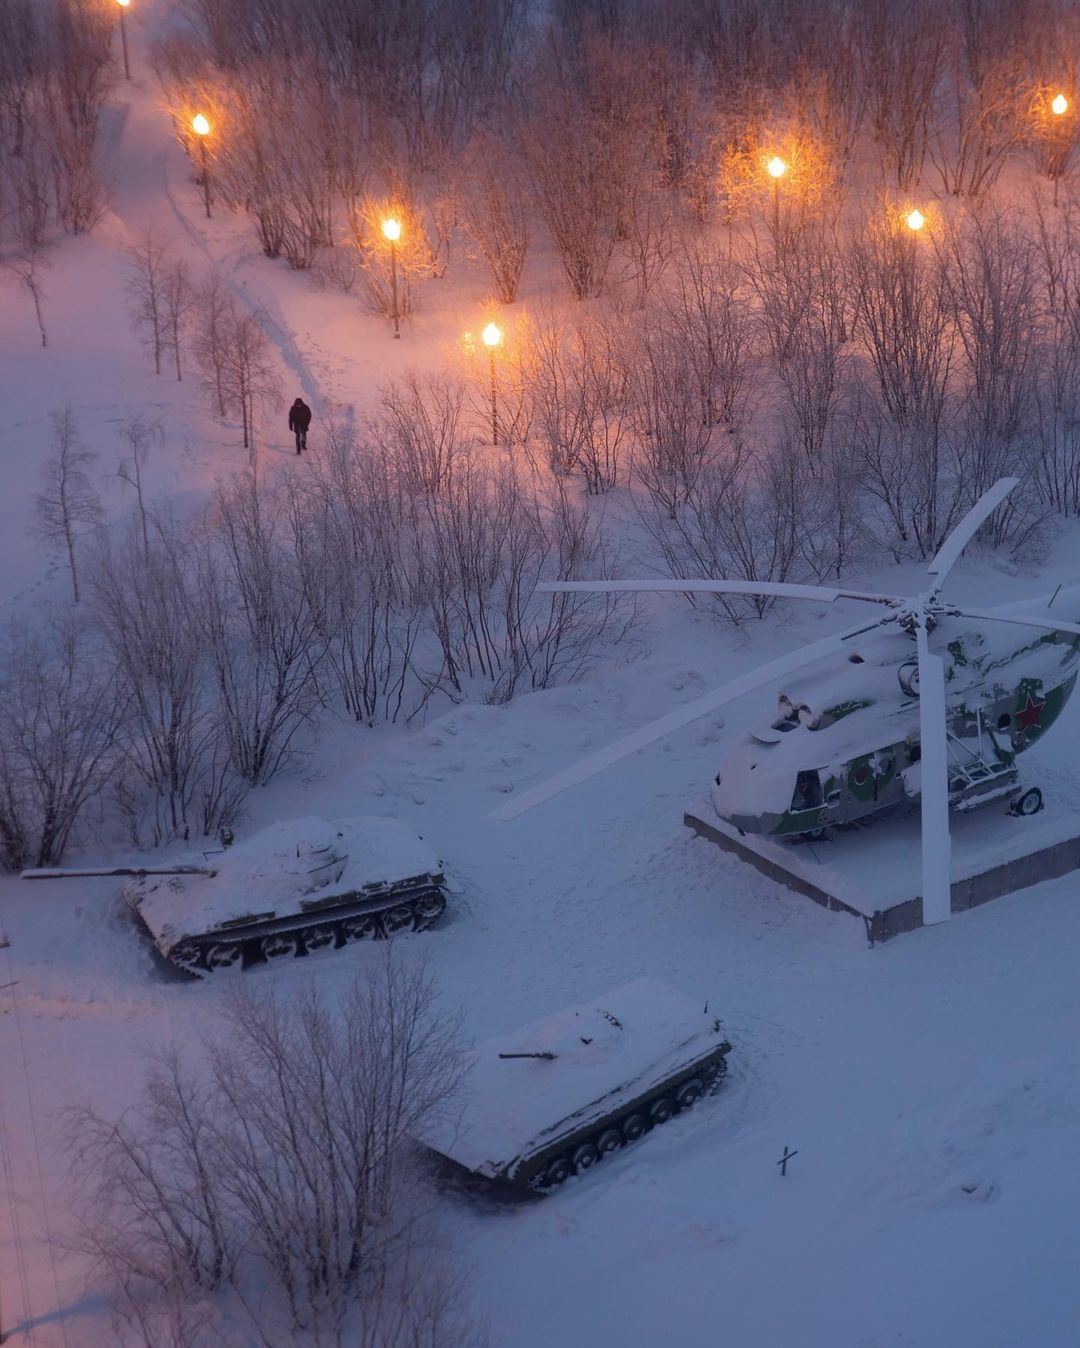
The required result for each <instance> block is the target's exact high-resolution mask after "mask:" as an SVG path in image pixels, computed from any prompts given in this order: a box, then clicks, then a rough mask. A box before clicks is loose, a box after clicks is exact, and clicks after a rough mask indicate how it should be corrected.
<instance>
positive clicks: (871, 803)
mask: <svg viewBox="0 0 1080 1348" xmlns="http://www.w3.org/2000/svg"><path fill="white" fill-rule="evenodd" d="M1017 484H1018V479H1017V478H1005V479H1002V480H1001V481H999V482H997V483H996V484H995V485H994V486H993V487H991V488H990V489H989V490H988V491H987V492H986V493H984V495H983V496H982V497H981V498H980V499H979V501H978V502H977V503H976V504H975V505H974V507H973V508H972V509H971V510H970V511H969V512H968V514H967V515H966V516H965V517H964V518H963V519H962V520H961V521H960V523H959V524H958V525H957V526H956V528H955V529H954V530H953V531H952V533H951V534H950V535H949V537H948V538H947V539H946V540H945V542H944V543H943V545H942V546H941V548H940V549H939V551H938V553H937V555H936V556H935V557H934V558H933V560H932V561H931V562H930V564H929V567H928V571H929V573H930V576H931V584H930V585H929V587H928V588H927V589H926V590H925V591H924V592H923V593H922V594H919V595H916V596H913V597H907V596H900V595H890V594H876V593H867V592H864V591H860V590H849V589H832V588H828V587H824V586H817V585H787V584H780V583H770V582H757V581H727V580H695V579H689V578H687V579H676V580H656V581H649V580H640V581H637V580H630V581H566V582H554V583H550V584H544V585H542V586H540V587H539V588H540V589H543V590H548V591H555V592H565V591H584V592H594V591H601V592H613V591H660V592H673V593H698V594H725V595H767V596H770V597H776V598H784V599H797V600H811V601H813V602H817V603H821V602H825V603H835V602H836V601H837V600H840V599H846V600H852V601H855V602H857V603H860V604H865V605H867V606H869V607H872V608H874V609H877V610H878V612H877V613H874V614H873V615H872V616H871V615H868V616H867V618H865V619H864V620H863V621H862V622H860V623H858V624H857V625H855V626H853V627H850V628H848V629H847V630H846V631H843V632H840V633H839V634H838V635H836V636H830V637H825V638H824V639H823V640H821V641H817V642H814V643H812V644H810V645H807V646H802V647H800V648H799V649H798V650H796V651H793V652H792V653H791V654H789V655H785V656H782V657H781V658H780V659H778V660H774V661H772V662H771V663H769V664H766V665H764V666H762V667H761V668H759V669H756V670H754V671H753V672H751V673H749V674H745V675H742V676H741V677H739V678H737V679H733V680H732V681H731V682H729V683H726V684H724V685H723V686H722V687H721V688H718V689H716V690H715V691H714V692H711V693H707V694H705V696H703V697H701V698H698V699H697V700H696V701H694V702H692V703H690V704H689V705H688V706H686V707H683V708H681V709H679V710H677V711H674V712H672V713H670V714H669V715H667V716H664V717H662V718H660V719H659V720H657V721H654V722H652V723H651V724H649V725H646V726H644V727H643V728H642V729H640V730H638V731H635V732H634V733H633V734H631V735H628V736H626V737H625V738H624V739H622V740H619V741H617V742H616V743H615V744H612V745H610V746H608V747H607V748H606V749H602V750H600V751H599V752H598V753H596V754H593V755H591V756H590V757H588V758H586V759H584V760H582V761H581V762H579V763H577V764H576V765H574V766H573V767H570V768H568V769H567V770H566V771H564V772H562V773H559V774H558V775H556V776H555V777H552V778H550V779H549V780H548V781H546V782H543V783H541V784H540V785H539V786H537V787H534V788H533V789H531V790H529V791H525V792H523V793H521V794H520V795H517V796H515V797H514V798H513V799H512V800H510V801H508V802H507V803H506V804H505V805H504V806H502V807H501V808H500V809H498V810H496V811H495V812H494V813H495V816H496V817H497V818H501V819H512V818H515V817H516V816H517V815H519V814H522V813H524V812H525V811H526V810H529V809H532V808H533V807H534V806H536V805H539V804H540V803H541V802H543V801H545V800H548V799H550V798H551V797H552V796H555V795H557V794H559V793H560V792H562V791H564V790H567V789H568V788H570V787H572V786H575V785H577V784H578V783H580V782H582V781H585V780H587V779H588V778H589V777H591V776H593V775H595V774H596V773H598V772H601V771H603V770H604V769H605V768H607V767H610V766H611V765H612V764H614V763H617V762H618V761H619V760H620V759H623V758H625V757H627V756H628V755H629V754H632V753H635V752H636V751H637V750H639V749H642V748H644V747H645V746H646V745H648V744H651V743H653V742H655V741H656V740H659V739H661V738H662V737H664V736H666V735H668V734H671V733H672V732H673V731H675V730H677V729H679V728H680V727H682V726H685V725H688V724H690V723H691V722H693V721H696V720H698V719H699V718H701V717H704V716H708V715H710V714H712V713H715V712H716V711H718V710H719V709H720V708H721V707H723V706H724V705H725V704H726V703H729V702H731V701H733V700H735V699H736V698H739V697H741V696H743V695H744V694H747V693H751V692H754V691H756V690H758V689H760V687H761V686H762V685H763V684H766V683H770V682H773V681H776V680H779V679H781V678H783V679H785V680H789V682H788V683H787V684H786V685H785V687H784V688H783V690H782V691H781V692H780V693H779V697H778V709H777V714H776V716H775V718H773V719H772V720H771V721H770V722H769V723H767V724H764V725H761V726H759V727H757V728H755V729H753V730H751V731H750V732H749V733H747V734H744V735H742V736H741V737H739V738H738V739H737V740H736V741H735V742H734V743H733V744H732V745H731V746H730V748H729V749H728V751H727V753H726V755H725V757H724V759H723V761H722V762H721V764H720V768H719V771H718V772H717V774H716V777H715V780H714V782H713V785H712V788H711V791H710V793H709V797H708V798H707V799H706V800H704V801H701V802H698V803H697V804H695V806H693V807H692V808H691V810H690V811H688V812H687V815H686V817H685V822H686V823H687V824H688V825H689V826H690V827H691V828H693V829H694V830H695V831H696V832H698V833H700V834H703V835H704V836H706V837H708V838H711V839H712V840H713V841H715V842H718V843H719V844H720V845H721V846H724V847H726V848H727V849H728V850H731V851H734V852H736V853H738V854H739V855H741V856H743V857H744V859H746V860H748V861H750V862H751V863H752V864H754V865H756V866H757V867H758V869H760V870H762V871H764V872H765V873H766V874H769V875H771V876H772V877H773V878H776V879H780V880H781V881H782V882H783V883H785V884H787V885H789V886H790V887H791V888H794V889H797V890H799V891H801V892H803V893H808V894H810V896H811V897H813V898H815V899H817V900H818V901H819V902H824V903H827V905H828V906H830V907H840V908H845V909H848V910H850V911H853V912H857V913H859V914H861V915H862V916H863V917H864V918H866V919H867V921H868V926H869V927H870V934H871V939H872V940H873V939H875V936H876V938H877V939H882V938H883V937H885V936H887V935H891V934H894V933H895V932H896V931H898V930H903V929H906V928H908V927H911V926H916V925H920V924H930V923H936V922H943V921H945V920H946V919H948V918H949V917H950V915H951V912H952V911H953V910H954V909H956V908H960V907H966V906H970V905H971V904H973V903H976V902H981V901H982V900H983V899H984V898H990V897H996V895H997V894H1001V893H1006V892H1010V891H1011V890H1013V889H1017V888H1022V887H1023V885H1024V884H1032V883H1034V882H1035V880H1038V879H1046V878H1050V876H1052V875H1059V874H1064V873H1065V872H1066V871H1067V870H1071V869H1074V868H1075V867H1076V866H1077V864H1080V851H1078V846H1077V843H1076V840H1075V838H1074V837H1073V836H1072V835H1073V834H1075V832H1076V827H1075V825H1076V823H1077V820H1076V818H1075V817H1073V816H1072V814H1071V812H1069V813H1068V814H1066V815H1065V818H1064V820H1063V819H1062V814H1063V812H1061V811H1059V812H1058V818H1057V827H1056V831H1053V830H1052V832H1053V834H1054V836H1053V837H1050V835H1048V834H1047V831H1046V830H1045V829H1042V830H1038V829H1036V830H1034V831H1032V830H1029V836H1028V837H1026V838H1021V837H1020V836H1019V835H1017V834H1012V835H1004V836H1002V831H1001V829H1000V828H999V827H995V828H994V829H993V830H991V832H992V833H993V835H994V838H993V845H992V846H991V845H990V838H989V836H988V835H987V833H986V830H985V829H984V830H983V831H982V834H983V836H981V837H977V836H975V835H974V834H972V836H971V838H970V840H969V844H970V845H969V846H968V850H972V849H974V851H975V852H977V853H979V857H977V858H975V859H974V860H973V859H972V858H967V857H965V858H961V859H960V862H959V864H958V865H956V866H954V865H953V859H952V856H951V853H952V845H951V834H950V812H954V813H955V814H956V815H959V816H964V815H966V814H968V813H969V812H971V811H973V810H975V808H976V807H978V806H983V805H989V804H991V803H992V802H995V801H996V802H999V804H1000V805H1002V806H1004V807H1005V808H1007V810H1008V811H1009V813H1011V814H1013V815H1014V816H1019V817H1021V818H1025V819H1029V818H1030V817H1031V816H1033V815H1036V814H1038V813H1039V811H1040V810H1041V809H1042V806H1043V797H1042V791H1041V789H1040V788H1039V787H1038V786H1035V785H1032V784H1030V783H1025V782H1024V781H1023V780H1022V779H1021V776H1020V770H1019V767H1018V765H1017V759H1018V757H1019V756H1020V755H1021V754H1022V753H1023V752H1024V751H1025V750H1027V749H1029V748H1031V747H1032V746H1033V745H1034V744H1036V743H1037V742H1038V741H1039V740H1040V739H1041V737H1042V736H1043V735H1044V734H1045V733H1046V732H1047V731H1048V730H1049V729H1050V728H1051V727H1052V726H1053V725H1054V724H1055V722H1056V721H1057V719H1058V717H1059V716H1060V714H1061V711H1062V709H1063V707H1064V706H1065V703H1066V701H1067V699H1068V697H1069V695H1070V693H1071V692H1072V690H1073V687H1074V685H1075V683H1076V677H1077V672H1078V668H1080V624H1078V623H1077V622H1075V621H1070V619H1071V618H1075V617H1078V616H1080V592H1078V591H1075V590H1074V591H1071V592H1066V593H1065V594H1064V595H1062V594H1061V593H1059V592H1055V594H1054V595H1053V596H1051V597H1050V598H1049V599H1048V600H1047V601H1046V602H1045V603H1039V602H1036V603H1022V604H1017V605H1008V606H1004V607H1001V608H996V609H980V608H969V607H961V606H959V605H956V604H953V603H950V602H949V601H948V600H947V599H945V598H943V596H942V589H943V586H944V584H945V582H946V580H947V579H948V576H949V573H950V572H951V571H952V568H953V567H954V566H955V564H956V562H957V560H958V559H959V557H960V555H961V553H962V552H963V550H964V548H965V547H966V546H967V544H968V543H969V542H970V541H971V540H972V538H973V537H974V536H975V534H976V532H977V531H978V529H979V528H980V526H981V525H983V524H984V523H985V522H986V521H987V519H989V517H990V515H991V514H992V513H993V512H994V510H996V509H997V507H998V506H999V505H1000V504H1001V502H1002V501H1003V500H1004V499H1005V497H1006V496H1007V495H1008V494H1009V492H1011V491H1012V490H1013V488H1014V487H1015V486H1017ZM1070 603H1071V604H1072V605H1073V607H1074V608H1075V609H1076V610H1077V612H1075V613H1074V612H1072V611H1071V610H1070V609H1069V605H1070ZM882 610H884V611H883V612H882ZM1017 628H1020V629H1023V630H1022V631H1021V632H1017V630H1016V629H1017ZM915 803H918V804H919V805H920V807H921V819H920V823H921V829H920V830H919V831H917V832H916V833H915V834H914V836H913V835H912V832H911V830H912V824H911V822H910V820H908V821H906V822H901V818H900V816H902V814H903V811H902V809H901V808H900V807H903V806H905V805H914V804H915ZM886 812H888V813H889V814H890V815H892V816H895V817H896V822H895V823H892V822H891V823H890V824H889V825H888V826H886V825H885V824H882V825H880V826H879V827H877V828H875V829H868V830H863V829H861V828H859V825H861V824H862V823H863V822H864V821H869V820H870V818H871V817H872V816H877V815H883V814H885V813H886ZM1063 823H1064V825H1065V830H1064V834H1063V832H1062V824H1063ZM897 830H899V835H897ZM890 831H891V833H890ZM920 834H921V836H920ZM894 835H896V836H899V838H900V840H899V842H897V841H896V836H894ZM1066 835H1067V836H1066ZM829 838H832V839H833V840H834V844H835V845H834V846H833V847H831V848H829V849H816V848H814V847H810V848H803V849H795V848H792V847H790V846H787V845H785V844H789V843H791V842H809V843H811V844H813V843H818V842H822V841H825V840H826V839H829ZM778 844H779V845H778ZM1032 844H1033V845H1034V848H1033V847H1032ZM1003 847H1004V849H1005V850H1004V851H1003V850H1002V848H1003ZM913 849H921V866H920V867H919V868H918V871H917V872H915V874H917V875H919V876H920V877H921V889H919V890H918V892H914V891H912V890H911V889H910V886H911V884H913V883H914V884H917V883H918V881H917V880H914V879H913V878H912V877H913V868H912V866H911V862H912V861H913V860H914V858H913V856H912V855H911V853H912V850H913ZM883 850H884V851H889V852H890V853H891V856H890V857H885V856H884V855H883ZM856 853H858V854H861V855H862V857H863V859H864V861H866V860H869V859H870V858H871V855H872V864H873V868H874V870H875V871H876V872H877V873H878V876H877V879H876V881H875V884H874V891H875V892H874V893H873V894H870V893H868V892H867V886H866V884H865V879H864V878H861V877H860V875H859V867H858V864H857V863H856V862H855V861H854V860H852V861H851V863H850V865H848V863H847V856H848V855H849V854H850V856H851V857H852V858H854V856H855V854H856ZM1036 853H1037V854H1038V856H1037V858H1036V855H1035V854H1036ZM883 861H884V862H885V863H886V868H887V867H888V866H889V865H891V866H892V867H893V868H894V869H897V868H898V869H899V871H900V872H901V873H902V879H900V878H899V877H897V876H895V875H894V876H893V887H892V890H891V891H889V892H883V890H885V891H888V890H889V885H888V883H887V877H882V875H881V872H882V870H883V866H882V863H883ZM1024 862H1027V863H1029V864H1027V865H1026V866H1025V865H1024V864H1023V863H1024ZM846 865H848V870H849V871H850V872H851V873H850V874H848V875H847V876H846V878H845V873H844V872H845V866H846ZM980 866H982V870H980V869H979V868H980ZM852 868H854V869H852ZM864 870H865V867H864ZM980 877H984V878H983V879H982V880H981V881H980ZM898 883H899V884H900V888H899V889H897V888H896V885H897V884H898ZM905 885H906V886H907V888H905ZM890 899H891V900H893V901H890ZM901 910H903V911H901Z"/></svg>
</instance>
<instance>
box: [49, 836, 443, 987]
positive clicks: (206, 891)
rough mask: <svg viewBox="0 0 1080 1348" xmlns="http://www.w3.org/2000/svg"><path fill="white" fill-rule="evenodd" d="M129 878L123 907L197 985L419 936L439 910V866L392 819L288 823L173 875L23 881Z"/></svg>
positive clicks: (169, 870) (120, 870)
mask: <svg viewBox="0 0 1080 1348" xmlns="http://www.w3.org/2000/svg"><path fill="white" fill-rule="evenodd" d="M102 875H117V876H120V875H127V876H131V877H132V879H131V881H130V882H129V883H128V884H127V885H125V887H124V890H123V897H124V898H125V899H126V900H127V901H128V903H129V904H130V905H131V908H132V911H133V912H134V913H135V914H136V916H137V917H138V919H139V920H140V921H141V923H142V924H143V925H144V926H145V927H146V929H147V930H148V931H149V933H150V935H151V937H152V938H153V941H154V944H155V945H156V946H157V948H158V950H160V951H161V953H162V954H163V955H164V956H165V958H166V959H167V960H169V961H171V963H173V964H176V965H179V966H180V968H182V969H186V970H187V971H188V972H190V973H193V974H197V975H200V976H205V975H206V974H208V973H211V972H212V971H214V970H215V969H224V968H228V967H230V966H232V965H248V964H251V963H257V962H259V961H260V960H265V961H270V962H273V961H277V960H282V959H287V958H291V957H292V956H294V955H299V954H305V955H311V954H314V953H315V952H317V951H319V950H327V949H330V948H332V947H335V946H343V945H348V944H349V943H350V942H352V941H361V940H370V939H373V938H379V937H385V936H392V935H394V934H395V933H396V932H399V931H409V930H411V931H423V930H424V929H425V928H427V927H430V926H431V925H432V923H434V922H436V921H437V920H438V918H439V917H440V916H441V914H442V912H443V909H444V908H445V907H446V894H445V890H444V884H445V877H444V875H443V868H442V862H440V861H439V859H438V857H436V855H435V853H434V852H433V851H432V850H431V848H430V847H428V845H427V844H426V843H425V842H424V841H423V839H422V838H420V837H419V835H418V834H416V833H414V832H413V830H412V829H411V828H410V827H409V826H408V825H407V824H405V823H403V822H402V821H401V820H400V819H391V818H382V817H378V816H368V817H361V818H356V819H350V820H344V821H340V822H338V823H327V822H326V821H325V820H322V819H289V820H285V821H283V822H280V823H277V824H272V825H271V826H270V827H269V828H266V829H263V830H262V831H261V832H259V833H256V834H254V835H253V836H252V837H251V838H248V839H246V840H245V841H244V842H241V843H238V844H236V845H235V846H233V847H229V848H226V849H225V850H223V851H221V852H216V853H210V854H208V855H203V854H199V857H198V860H192V861H191V862H190V863H186V862H184V861H180V862H178V863H177V864H175V865H171V866H160V867H145V868H141V867H134V866H118V867H113V868H105V869H88V870H74V869H62V870H32V871H24V872H23V878H24V879H27V880H47V879H60V878H69V877H76V876H102Z"/></svg>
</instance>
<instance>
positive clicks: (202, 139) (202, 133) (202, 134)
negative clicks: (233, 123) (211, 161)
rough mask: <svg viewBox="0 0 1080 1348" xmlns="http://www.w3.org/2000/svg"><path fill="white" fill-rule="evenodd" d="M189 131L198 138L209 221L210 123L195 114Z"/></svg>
mask: <svg viewBox="0 0 1080 1348" xmlns="http://www.w3.org/2000/svg"><path fill="white" fill-rule="evenodd" d="M191 129H192V131H194V132H195V134H196V135H197V136H198V138H199V158H200V159H201V161H202V185H203V200H204V201H205V202H206V218H207V220H209V219H210V169H209V168H208V167H207V163H206V138H207V136H208V135H209V134H210V123H209V122H208V121H207V120H206V118H205V117H204V116H203V115H202V113H201V112H197V113H196V114H195V116H194V117H192V119H191Z"/></svg>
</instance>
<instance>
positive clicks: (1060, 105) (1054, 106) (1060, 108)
mask: <svg viewBox="0 0 1080 1348" xmlns="http://www.w3.org/2000/svg"><path fill="white" fill-rule="evenodd" d="M1050 111H1051V112H1052V113H1053V114H1054V116H1055V117H1063V116H1064V115H1065V113H1067V112H1068V111H1069V100H1068V99H1067V98H1066V97H1065V95H1064V94H1055V95H1054V97H1053V98H1052V99H1051V101H1050Z"/></svg>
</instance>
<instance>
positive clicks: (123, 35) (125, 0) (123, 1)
mask: <svg viewBox="0 0 1080 1348" xmlns="http://www.w3.org/2000/svg"><path fill="white" fill-rule="evenodd" d="M116 3H117V4H118V5H119V6H120V45H121V47H122V48H123V49H124V79H126V80H129V79H131V66H130V65H129V64H128V45H127V25H126V24H125V23H124V11H125V10H126V9H127V7H128V5H130V4H131V0H116Z"/></svg>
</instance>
